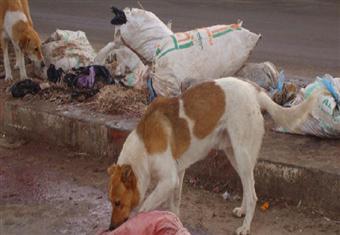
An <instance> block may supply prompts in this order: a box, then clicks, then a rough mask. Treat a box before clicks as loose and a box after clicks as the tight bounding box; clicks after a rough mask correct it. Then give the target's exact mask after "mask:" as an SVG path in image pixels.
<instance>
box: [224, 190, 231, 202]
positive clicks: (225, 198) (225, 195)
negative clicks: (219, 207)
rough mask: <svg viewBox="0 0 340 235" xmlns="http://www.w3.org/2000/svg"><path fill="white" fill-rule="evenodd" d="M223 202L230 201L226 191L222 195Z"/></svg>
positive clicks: (229, 195)
mask: <svg viewBox="0 0 340 235" xmlns="http://www.w3.org/2000/svg"><path fill="white" fill-rule="evenodd" d="M222 197H223V199H224V200H230V199H231V194H230V193H229V192H228V191H225V192H224V193H223V195H222Z"/></svg>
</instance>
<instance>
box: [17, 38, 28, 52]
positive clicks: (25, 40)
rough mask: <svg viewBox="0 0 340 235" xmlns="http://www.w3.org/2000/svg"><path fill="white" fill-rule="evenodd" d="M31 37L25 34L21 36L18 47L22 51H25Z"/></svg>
mask: <svg viewBox="0 0 340 235" xmlns="http://www.w3.org/2000/svg"><path fill="white" fill-rule="evenodd" d="M30 41H31V39H30V38H29V37H27V36H23V37H22V38H21V39H20V41H19V47H20V49H21V50H22V51H26V50H27V48H28V45H29V44H30Z"/></svg>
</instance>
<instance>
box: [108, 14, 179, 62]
mask: <svg viewBox="0 0 340 235" xmlns="http://www.w3.org/2000/svg"><path fill="white" fill-rule="evenodd" d="M112 10H113V13H114V14H115V17H114V18H113V19H112V21H111V23H112V24H113V25H115V42H116V43H119V41H121V42H122V43H123V44H124V45H126V46H128V47H129V48H131V49H133V51H135V52H137V53H138V55H139V57H140V58H141V59H143V60H144V61H143V62H148V63H151V62H152V60H153V58H154V55H155V52H156V49H157V45H158V42H159V40H161V39H163V38H166V37H168V36H169V35H172V34H173V32H172V31H171V30H170V29H169V28H168V26H167V25H166V24H164V23H163V22H162V21H161V20H160V19H159V18H158V17H157V16H156V15H155V14H153V13H152V12H150V11H145V10H142V9H138V8H125V9H124V10H123V11H122V10H119V9H118V8H115V7H113V8H112ZM117 35H119V36H117Z"/></svg>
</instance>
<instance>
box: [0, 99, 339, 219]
mask: <svg viewBox="0 0 340 235" xmlns="http://www.w3.org/2000/svg"><path fill="white" fill-rule="evenodd" d="M137 121H138V120H137V119H128V120H127V119H125V118H124V117H122V116H110V115H103V114H97V113H93V112H89V111H87V110H83V109H81V108H79V107H77V106H73V105H65V106H55V105H51V104H46V103H36V102H34V103H24V102H22V101H20V100H10V101H0V132H1V131H2V132H4V133H6V134H7V135H10V136H20V137H21V138H23V137H24V138H28V139H32V140H35V141H44V142H48V143H50V144H56V145H61V146H65V147H70V148H74V149H76V150H77V151H79V152H86V153H88V154H92V155H95V156H97V157H110V158H112V159H113V160H112V161H115V160H116V158H117V156H118V154H119V152H120V149H121V147H122V145H123V143H124V140H125V138H126V136H127V135H128V133H129V132H130V131H131V130H132V129H133V128H134V127H135V125H136V123H137ZM213 153H214V152H213ZM211 155H213V156H212V157H209V158H207V159H206V160H204V161H201V162H198V163H196V164H195V165H194V166H192V167H191V168H190V169H188V171H187V179H188V178H190V179H193V178H194V179H197V180H198V181H200V185H203V186H204V187H205V188H207V189H210V190H212V189H214V187H217V186H218V187H219V188H220V191H223V190H225V189H235V187H236V188H238V190H240V189H241V186H240V181H239V179H238V176H237V174H236V173H235V171H234V170H233V169H232V167H231V166H230V164H229V162H228V160H227V158H226V157H225V156H223V154H221V153H219V152H215V154H211ZM221 172H222V174H221ZM255 177H256V191H257V194H258V195H259V196H260V197H263V196H265V197H270V198H285V199H289V201H291V202H293V203H296V204H297V203H298V202H299V201H302V203H303V205H305V206H310V207H317V208H318V209H321V210H324V211H327V214H328V215H329V216H331V217H334V215H336V216H339V215H338V212H339V211H340V171H338V172H336V171H333V172H327V171H324V170H323V169H321V168H320V169H318V168H312V167H304V166H301V165H295V164H289V163H287V162H284V161H282V162H280V161H275V160H268V159H266V158H262V159H260V160H259V162H258V164H257V167H256V170H255Z"/></svg>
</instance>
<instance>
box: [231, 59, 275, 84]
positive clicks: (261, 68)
mask: <svg viewBox="0 0 340 235" xmlns="http://www.w3.org/2000/svg"><path fill="white" fill-rule="evenodd" d="M235 76H236V77H238V78H241V79H247V80H250V81H252V82H255V83H256V84H257V85H259V86H260V87H262V88H264V89H266V90H268V91H270V90H272V89H275V88H276V86H277V83H278V77H279V71H278V69H277V68H276V66H275V65H274V64H273V63H271V62H269V61H266V62H262V63H246V64H245V65H244V66H242V68H241V69H240V70H239V71H238V72H237V73H236V74H235Z"/></svg>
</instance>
